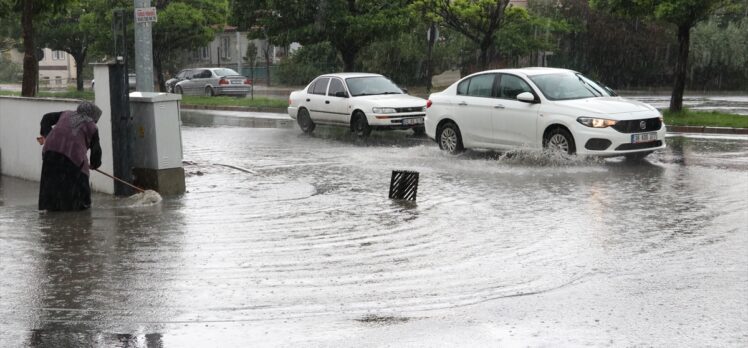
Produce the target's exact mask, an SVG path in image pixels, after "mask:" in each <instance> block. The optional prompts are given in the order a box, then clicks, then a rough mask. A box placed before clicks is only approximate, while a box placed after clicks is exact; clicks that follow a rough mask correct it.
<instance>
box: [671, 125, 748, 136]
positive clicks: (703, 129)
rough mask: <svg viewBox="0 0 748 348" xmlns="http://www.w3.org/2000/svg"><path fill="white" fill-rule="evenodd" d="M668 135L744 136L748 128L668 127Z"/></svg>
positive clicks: (747, 132) (747, 133)
mask: <svg viewBox="0 0 748 348" xmlns="http://www.w3.org/2000/svg"><path fill="white" fill-rule="evenodd" d="M666 127H667V131H668V133H671V132H672V133H705V134H744V135H748V128H732V127H707V126H667V125H666Z"/></svg>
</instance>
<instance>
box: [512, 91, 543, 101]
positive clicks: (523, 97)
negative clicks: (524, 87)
mask: <svg viewBox="0 0 748 348" xmlns="http://www.w3.org/2000/svg"><path fill="white" fill-rule="evenodd" d="M517 100H519V101H521V102H525V103H531V104H535V103H537V102H538V101H537V100H535V96H534V95H533V94H532V93H530V92H522V93H520V94H517Z"/></svg>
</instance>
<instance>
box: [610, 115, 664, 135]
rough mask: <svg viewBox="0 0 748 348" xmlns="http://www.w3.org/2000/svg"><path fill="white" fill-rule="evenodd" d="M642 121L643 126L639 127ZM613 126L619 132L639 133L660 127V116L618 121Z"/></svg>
mask: <svg viewBox="0 0 748 348" xmlns="http://www.w3.org/2000/svg"><path fill="white" fill-rule="evenodd" d="M642 122H644V128H642V127H641V125H642ZM613 128H614V129H615V130H617V131H619V132H621V133H641V132H649V131H656V130H660V128H662V121H660V118H659V117H657V118H647V119H643V120H630V121H618V123H616V125H615V126H613Z"/></svg>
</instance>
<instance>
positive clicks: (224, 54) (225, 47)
mask: <svg viewBox="0 0 748 348" xmlns="http://www.w3.org/2000/svg"><path fill="white" fill-rule="evenodd" d="M221 58H226V59H231V38H230V37H228V36H227V37H223V38H221Z"/></svg>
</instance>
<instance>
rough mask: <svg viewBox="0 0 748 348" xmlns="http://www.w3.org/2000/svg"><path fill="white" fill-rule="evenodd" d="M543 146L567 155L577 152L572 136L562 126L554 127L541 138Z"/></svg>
mask: <svg viewBox="0 0 748 348" xmlns="http://www.w3.org/2000/svg"><path fill="white" fill-rule="evenodd" d="M543 147H544V148H546V149H548V150H550V151H552V152H561V153H564V154H567V155H573V154H574V153H576V152H577V149H576V147H575V145H574V137H572V136H571V133H569V131H567V130H566V129H563V128H555V129H553V130H551V131H550V132H548V134H546V136H545V138H544V139H543Z"/></svg>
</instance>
